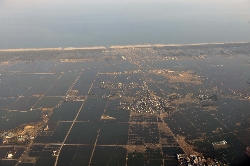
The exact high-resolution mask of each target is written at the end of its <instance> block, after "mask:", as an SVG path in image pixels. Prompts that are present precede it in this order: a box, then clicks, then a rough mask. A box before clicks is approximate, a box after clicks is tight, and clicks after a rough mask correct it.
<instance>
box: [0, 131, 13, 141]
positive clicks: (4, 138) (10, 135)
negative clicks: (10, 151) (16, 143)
mask: <svg viewBox="0 0 250 166" xmlns="http://www.w3.org/2000/svg"><path fill="white" fill-rule="evenodd" d="M13 138H15V134H14V133H12V132H3V133H2V134H1V136H0V141H1V144H6V143H8V142H9V141H11V140H12V139H13Z"/></svg>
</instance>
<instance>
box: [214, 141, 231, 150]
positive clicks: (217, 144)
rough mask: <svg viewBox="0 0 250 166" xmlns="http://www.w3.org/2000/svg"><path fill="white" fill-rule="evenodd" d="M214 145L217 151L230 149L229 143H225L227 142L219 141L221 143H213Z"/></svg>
mask: <svg viewBox="0 0 250 166" xmlns="http://www.w3.org/2000/svg"><path fill="white" fill-rule="evenodd" d="M212 145H213V147H214V148H215V149H221V148H227V147H228V145H227V141H225V140H222V141H219V142H213V143H212Z"/></svg>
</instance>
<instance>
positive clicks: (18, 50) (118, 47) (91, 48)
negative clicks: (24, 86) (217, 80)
mask: <svg viewBox="0 0 250 166" xmlns="http://www.w3.org/2000/svg"><path fill="white" fill-rule="evenodd" d="M248 43H249V44H250V42H224V43H194V44H135V45H112V46H109V47H104V46H93V47H54V48H12V49H0V52H25V51H73V50H107V49H127V48H152V47H183V46H206V45H226V44H248Z"/></svg>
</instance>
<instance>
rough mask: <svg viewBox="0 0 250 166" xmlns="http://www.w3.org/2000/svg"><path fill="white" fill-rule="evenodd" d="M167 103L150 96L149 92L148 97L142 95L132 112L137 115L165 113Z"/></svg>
mask: <svg viewBox="0 0 250 166" xmlns="http://www.w3.org/2000/svg"><path fill="white" fill-rule="evenodd" d="M166 105H167V103H166V101H165V100H163V99H162V98H160V97H156V96H153V95H150V93H149V92H148V91H147V94H146V95H141V96H140V100H138V101H137V102H136V103H135V105H133V106H132V107H131V110H132V111H135V112H137V113H145V112H146V113H151V114H153V113H163V112H165V111H166V109H167V106H166Z"/></svg>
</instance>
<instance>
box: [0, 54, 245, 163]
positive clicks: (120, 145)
mask: <svg viewBox="0 0 250 166" xmlns="http://www.w3.org/2000/svg"><path fill="white" fill-rule="evenodd" d="M236 61H237V63H235V57H219V56H214V57H206V58H205V59H197V60H193V61H190V60H187V61H186V60H173V61H172V60H170V61H165V62H166V63H164V61H161V62H157V61H155V62H154V63H153V64H152V62H147V61H145V64H147V65H151V70H154V69H161V68H165V69H169V70H174V71H182V70H185V71H187V70H193V71H195V72H196V73H198V74H199V75H201V77H202V78H204V79H203V80H204V81H203V83H202V84H197V85H193V84H188V83H172V82H170V81H169V80H168V79H165V77H163V76H159V75H154V74H152V73H150V74H149V73H137V74H135V73H134V74H119V75H107V77H104V76H103V75H101V74H98V73H100V72H103V73H104V72H107V71H110V72H121V73H123V72H124V71H132V70H134V68H135V67H134V66H132V65H131V64H130V63H128V62H124V61H120V60H114V61H113V62H112V63H116V64H121V70H120V71H117V66H115V65H113V64H110V63H108V62H104V61H101V62H98V63H97V64H96V65H95V63H93V64H91V66H89V65H86V62H82V63H81V62H77V63H76V65H74V64H73V63H72V62H51V61H41V62H35V63H34V64H32V65H31V64H30V63H28V64H26V63H23V62H16V63H13V64H11V65H9V66H6V67H4V68H3V69H2V70H1V71H0V73H1V75H0V78H1V86H0V87H1V92H2V93H1V94H0V99H1V100H0V101H1V103H3V104H1V111H0V116H1V117H0V130H8V129H12V128H14V127H17V126H19V125H21V124H28V123H31V122H37V121H41V120H42V117H43V116H44V115H45V114H46V113H47V112H46V111H45V112H43V111H41V109H42V108H54V110H53V113H52V115H51V117H50V119H49V122H48V127H49V130H48V131H40V132H39V134H38V136H37V137H36V138H35V140H34V145H32V148H31V149H32V150H31V152H30V154H29V156H30V157H38V156H39V159H38V160H37V163H36V165H43V164H44V163H48V164H49V165H53V164H54V162H55V157H54V156H51V153H52V151H53V150H55V149H59V147H60V146H59V145H56V144H61V143H64V145H63V147H62V150H61V153H60V156H59V160H58V165H70V164H72V165H88V164H89V163H91V164H90V165H102V164H105V165H106V164H108V165H126V164H128V165H141V164H142V165H143V164H149V165H162V164H163V162H164V164H165V165H176V162H177V161H176V158H175V156H174V155H175V154H176V153H183V150H182V148H181V146H180V145H179V144H178V142H176V140H175V138H174V136H173V135H171V134H169V133H168V134H165V133H162V132H161V131H160V129H159V126H158V124H159V123H163V122H162V120H160V119H159V118H158V117H156V116H154V115H152V116H145V115H144V114H141V115H139V116H138V115H137V116H135V115H132V114H131V112H132V111H131V110H126V109H123V108H122V107H118V106H119V105H120V98H115V99H108V98H105V97H103V94H105V95H106V96H109V95H114V94H116V93H121V94H124V95H128V96H127V97H129V96H130V97H131V96H133V95H134V94H135V93H137V91H139V90H140V89H141V88H140V87H139V86H138V87H132V86H131V87H129V86H130V85H131V83H132V82H133V84H134V85H135V84H136V83H138V85H141V84H142V81H144V80H146V79H149V78H151V79H152V80H154V81H155V82H148V83H147V84H148V88H149V90H152V91H153V92H154V94H155V95H157V96H159V97H162V98H164V97H167V96H168V94H170V93H171V94H173V93H176V94H180V95H185V94H188V93H192V94H194V96H197V95H199V94H204V95H205V94H209V95H214V94H216V95H218V100H213V101H212V102H206V101H201V102H199V103H182V104H180V105H179V108H178V111H177V112H173V113H171V114H170V116H168V117H165V118H164V119H163V120H164V122H165V123H166V124H167V125H168V126H169V128H170V129H171V131H172V132H173V134H174V135H177V134H178V135H181V136H184V137H185V138H186V141H187V142H189V143H191V144H193V145H194V148H195V150H197V151H198V152H202V153H203V155H204V156H205V157H210V158H217V159H219V160H220V161H223V162H225V163H232V165H237V164H240V163H241V162H242V161H249V160H250V159H249V157H247V156H246V154H245V148H246V147H247V146H248V145H249V140H248V139H247V138H248V137H247V136H248V134H249V126H250V121H249V119H250V112H249V108H250V103H249V100H240V99H239V98H232V97H230V95H232V94H233V92H232V89H233V91H235V93H240V92H242V91H243V90H245V91H246V92H247V91H248V90H249V85H248V84H247V83H246V81H245V79H246V78H247V77H249V74H248V73H246V72H247V66H246V64H245V62H243V61H238V60H236ZM171 62H173V63H171ZM57 63H59V64H57ZM27 65H28V66H33V68H34V69H35V70H34V71H35V72H34V73H33V74H29V73H30V72H31V71H30V70H27ZM64 65H65V67H66V68H67V69H65V68H64ZM212 65H213V66H212ZM41 66H47V67H49V66H50V69H48V70H47V71H45V70H44V68H42V67H41ZM130 67H131V68H130ZM69 69H70V72H69ZM248 69H249V66H248ZM142 71H145V72H146V69H145V68H144V67H142ZM46 72H47V73H46ZM35 73H43V74H35ZM238 73H243V74H242V75H239V74H238ZM244 81H245V82H244ZM17 82H19V83H18V84H17ZM101 82H108V83H111V84H114V85H117V84H118V83H119V82H122V83H123V84H124V85H129V86H128V87H129V88H130V89H129V88H128V89H126V90H125V89H123V90H119V89H115V88H114V89H112V88H105V89H101V88H100V85H101ZM239 84H240V85H239ZM38 85H39V86H38ZM92 85H93V86H92ZM3 87H5V88H3ZM215 87H216V88H215ZM69 89H71V90H78V91H79V95H82V96H86V99H85V100H84V101H70V102H65V101H63V98H64V97H65V95H66V92H67V91H68V90H69ZM206 89H207V91H205V90H206ZM212 89H214V90H212ZM122 91H124V92H122ZM248 92H249V91H248ZM167 99H168V98H167ZM122 102H124V101H122ZM133 102H136V101H132V103H133ZM171 102H172V103H170V104H171V105H175V104H174V102H175V100H172V101H171ZM25 103H27V104H25ZM209 104H210V105H211V104H212V105H215V106H216V110H209V109H208V107H207V105H209ZM105 114H106V115H109V116H111V117H113V118H116V119H110V120H100V117H101V116H102V115H105ZM131 122H132V123H131ZM69 130H70V131H69ZM160 138H164V139H166V140H167V141H166V144H162V147H161V148H159V147H158V148H150V147H146V145H156V144H159V143H160ZM197 138H202V139H200V140H199V139H197ZM221 140H226V141H227V142H228V145H229V146H228V147H227V148H225V149H218V150H216V149H214V148H213V146H212V143H213V142H215V141H221ZM47 143H50V146H55V147H50V146H49V147H48V146H45V145H46V144H47ZM53 144H55V145H53ZM128 144H129V145H132V146H145V147H146V149H145V151H144V152H140V151H134V152H128V151H127V149H126V145H128ZM6 162H7V161H6ZM9 162H10V161H9ZM19 165H22V164H19ZM24 165H25V164H24Z"/></svg>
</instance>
